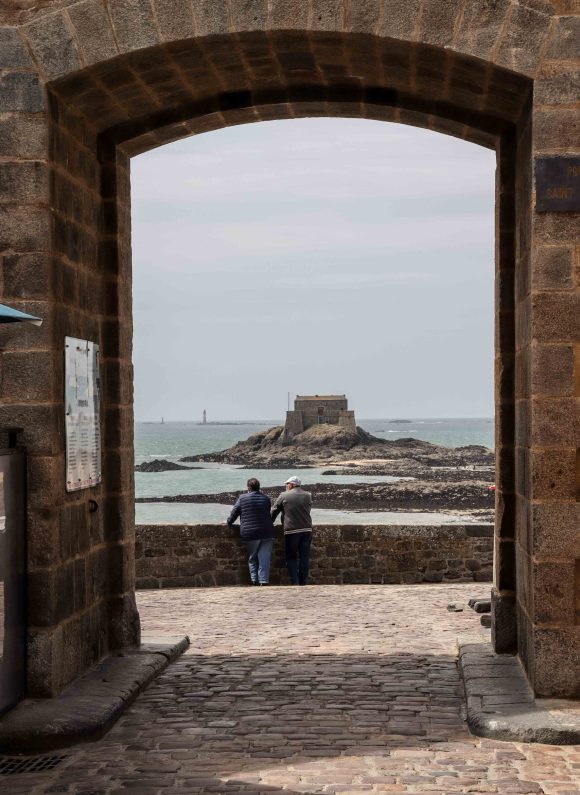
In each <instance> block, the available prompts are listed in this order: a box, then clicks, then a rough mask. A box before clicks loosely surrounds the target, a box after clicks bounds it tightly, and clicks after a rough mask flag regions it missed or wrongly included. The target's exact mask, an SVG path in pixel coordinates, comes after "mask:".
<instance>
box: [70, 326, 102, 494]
mask: <svg viewBox="0 0 580 795" xmlns="http://www.w3.org/2000/svg"><path fill="white" fill-rule="evenodd" d="M100 407H101V383H100V377H99V346H98V345H97V344H96V343H94V342H89V341H88V340H79V339H76V338H75V337H65V410H66V490H67V491H77V490H78V489H86V488H88V487H89V486H95V485H96V484H97V483H100V482H101V417H100V414H101V408H100Z"/></svg>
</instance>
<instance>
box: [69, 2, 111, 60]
mask: <svg viewBox="0 0 580 795" xmlns="http://www.w3.org/2000/svg"><path fill="white" fill-rule="evenodd" d="M68 15H69V18H70V20H71V22H72V25H73V27H74V30H75V33H76V38H77V41H78V42H79V47H80V50H81V55H82V59H83V62H84V63H85V64H86V65H87V66H89V65H90V64H94V63H97V62H99V61H104V60H106V59H107V58H114V57H115V56H116V55H118V50H117V45H116V44H115V36H114V34H113V29H112V27H111V21H110V19H109V17H108V15H107V12H106V11H105V6H104V5H103V3H102V2H101V0H85V2H82V3H76V4H74V5H71V6H69V8H68Z"/></svg>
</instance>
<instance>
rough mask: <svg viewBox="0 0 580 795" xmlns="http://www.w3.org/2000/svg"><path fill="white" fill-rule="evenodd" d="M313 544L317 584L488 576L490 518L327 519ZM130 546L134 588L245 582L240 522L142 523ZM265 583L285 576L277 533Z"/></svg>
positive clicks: (280, 580)
mask: <svg viewBox="0 0 580 795" xmlns="http://www.w3.org/2000/svg"><path fill="white" fill-rule="evenodd" d="M311 549H312V553H311V581H312V583H315V584H317V585H331V584H332V585H335V584H343V583H377V584H393V583H421V582H429V583H433V582H472V581H476V582H487V581H489V582H491V579H492V561H493V525H491V524H490V525H441V526H427V527H425V526H406V525H403V526H400V525H388V526H384V525H383V526H381V525H379V526H364V527H357V526H349V525H325V526H320V527H317V528H316V529H315V531H314V537H313V543H312V548H311ZM135 552H136V565H137V588H191V587H198V586H199V587H203V586H212V585H248V584H249V582H250V579H249V575H248V567H247V562H246V554H245V551H244V549H243V547H242V545H241V543H240V538H239V529H238V528H233V529H230V528H228V527H223V526H220V525H143V526H139V527H137V532H136V547H135ZM270 582H271V583H272V584H276V585H285V584H288V583H289V579H288V574H287V572H286V567H285V564H284V542H283V538H282V534H280V536H279V537H278V539H277V541H276V546H275V557H274V564H273V566H272V572H271V578H270Z"/></svg>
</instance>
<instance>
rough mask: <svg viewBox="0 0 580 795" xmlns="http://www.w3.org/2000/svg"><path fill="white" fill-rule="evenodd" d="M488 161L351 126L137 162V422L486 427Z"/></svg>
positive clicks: (445, 143)
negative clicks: (345, 420) (303, 398)
mask: <svg viewBox="0 0 580 795" xmlns="http://www.w3.org/2000/svg"><path fill="white" fill-rule="evenodd" d="M494 171H495V155H494V153H493V152H491V151H488V150H486V149H483V148H481V147H478V146H475V145H473V144H469V143H465V142H464V141H459V140H456V139H454V138H451V137H449V136H444V135H439V134H437V133H433V132H428V131H425V130H420V129H416V128H413V127H406V126H403V125H395V124H388V123H385V122H374V121H366V120H351V119H302V120H292V121H279V122H266V123H262V124H250V125H242V126H238V127H234V128H230V129H224V130H220V131H218V132H212V133H206V134H204V135H199V136H195V137H193V138H189V139H186V140H183V141H180V142H178V143H175V144H170V145H168V146H164V147H162V148H160V149H156V150H153V151H152V152H149V153H147V154H144V155H140V156H139V157H136V158H133V160H132V164H131V173H132V188H133V191H132V202H133V211H132V212H133V277H134V311H135V343H134V363H135V414H136V418H137V419H138V420H157V419H159V418H160V417H161V416H164V417H165V419H166V420H198V419H200V418H201V413H202V410H203V409H204V408H206V409H207V411H208V419H210V420H224V419H233V420H239V419H277V418H279V417H282V416H283V414H284V411H285V410H286V402H287V393H288V392H291V393H292V397H293V396H294V395H295V394H296V393H298V394H317V393H318V394H322V393H329V392H339V393H343V392H345V393H346V394H347V395H348V398H349V401H350V407H351V408H353V409H355V411H356V413H357V415H358V416H359V417H366V418H373V417H377V418H378V417H380V418H389V417H491V416H492V414H493V271H494V262H493V260H494Z"/></svg>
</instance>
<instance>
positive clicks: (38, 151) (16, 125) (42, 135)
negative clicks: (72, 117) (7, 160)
mask: <svg viewBox="0 0 580 795" xmlns="http://www.w3.org/2000/svg"><path fill="white" fill-rule="evenodd" d="M0 156H2V157H14V158H16V157H22V158H30V159H35V158H43V157H45V158H46V157H48V134H47V125H46V120H45V119H44V118H43V117H42V116H36V115H35V116H23V115H20V114H16V113H13V114H10V115H2V117H0Z"/></svg>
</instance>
